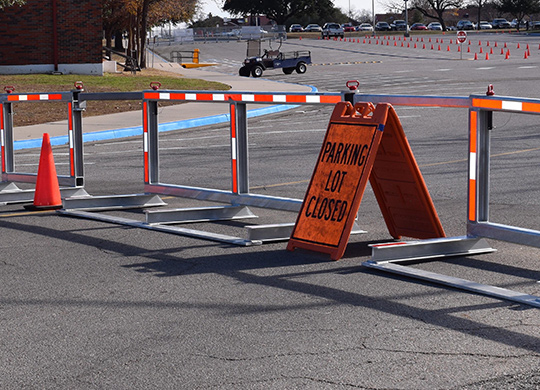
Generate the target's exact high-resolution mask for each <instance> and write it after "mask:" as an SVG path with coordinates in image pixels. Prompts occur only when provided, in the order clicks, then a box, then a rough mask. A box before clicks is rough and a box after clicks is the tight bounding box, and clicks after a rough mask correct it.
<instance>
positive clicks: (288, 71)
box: [283, 68, 294, 74]
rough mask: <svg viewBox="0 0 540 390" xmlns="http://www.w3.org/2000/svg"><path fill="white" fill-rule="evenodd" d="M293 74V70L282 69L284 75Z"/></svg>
mask: <svg viewBox="0 0 540 390" xmlns="http://www.w3.org/2000/svg"><path fill="white" fill-rule="evenodd" d="M292 72H294V68H283V73H285V74H291V73H292Z"/></svg>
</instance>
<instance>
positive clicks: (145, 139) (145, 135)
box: [143, 131, 148, 152]
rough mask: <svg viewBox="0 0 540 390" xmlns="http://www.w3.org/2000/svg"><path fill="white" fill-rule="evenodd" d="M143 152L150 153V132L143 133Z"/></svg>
mask: <svg viewBox="0 0 540 390" xmlns="http://www.w3.org/2000/svg"><path fill="white" fill-rule="evenodd" d="M143 152H148V132H147V131H145V132H144V133H143Z"/></svg>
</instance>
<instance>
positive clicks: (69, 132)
mask: <svg viewBox="0 0 540 390" xmlns="http://www.w3.org/2000/svg"><path fill="white" fill-rule="evenodd" d="M68 136H69V148H70V149H73V130H69V131H68Z"/></svg>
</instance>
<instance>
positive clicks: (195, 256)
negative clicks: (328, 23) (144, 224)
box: [0, 33, 540, 390]
mask: <svg viewBox="0 0 540 390" xmlns="http://www.w3.org/2000/svg"><path fill="white" fill-rule="evenodd" d="M398 38H400V39H399V40H398ZM351 39H352V38H346V40H344V41H339V40H337V41H335V40H324V41H323V40H320V39H308V38H303V39H295V40H289V41H287V42H286V43H284V44H283V46H282V47H281V50H283V51H288V50H310V51H311V52H312V59H313V65H312V66H309V67H308V70H307V72H306V73H305V74H297V73H293V74H291V75H285V74H283V72H281V71H280V70H268V71H266V72H265V73H264V75H263V78H265V79H269V80H273V81H276V82H280V83H281V82H287V83H300V84H306V85H311V86H314V87H316V88H317V89H318V90H319V91H321V92H339V91H342V90H344V89H345V88H346V87H345V84H346V82H347V81H348V80H358V82H359V91H360V93H363V94H399V95H415V96H416V95H437V96H469V95H470V94H485V93H486V91H487V88H488V85H490V84H492V85H493V86H494V90H495V93H496V95H499V96H517V97H525V98H540V96H539V95H540V94H539V92H538V85H540V84H539V81H540V73H539V72H538V68H539V66H540V46H539V45H540V37H535V36H525V35H508V34H469V36H468V40H467V42H466V43H465V44H463V46H460V49H461V51H460V52H458V51H457V47H458V46H459V45H456V44H455V34H450V33H447V34H445V35H442V34H441V35H425V36H420V35H418V36H413V40H408V41H403V39H402V37H398V36H395V39H396V40H394V39H393V37H391V38H388V37H370V38H369V37H368V38H366V41H365V43H364V38H356V37H355V38H354V41H351ZM417 39H418V41H417ZM421 39H423V41H422V40H421ZM430 39H431V41H429V40H430ZM435 39H436V40H437V41H435ZM450 39H452V40H453V42H452V43H450ZM370 40H371V43H370V42H369V41H370ZM441 40H442V41H441ZM469 40H470V44H469ZM488 42H489V46H488V44H487V43H488ZM402 43H403V46H402ZM495 43H496V46H495ZM415 44H416V48H415V47H414V45H415ZM505 44H506V47H505V46H504V45H505ZM518 44H519V49H518ZM272 45H273V48H274V49H276V48H277V46H276V45H277V43H276V42H274V43H272ZM423 45H425V46H426V47H425V48H423ZM432 45H433V49H432V48H431V46H432ZM526 45H529V50H530V55H529V56H528V57H527V58H524V57H525V55H524V52H525V50H526ZM182 46H183V49H186V48H188V49H189V48H195V47H196V46H192V45H186V44H184V45H182ZM439 46H440V50H439ZM198 48H199V49H200V50H201V61H202V62H215V63H217V64H218V65H217V66H215V67H212V70H213V71H217V72H220V73H222V74H227V75H230V76H231V77H237V76H236V75H237V73H238V68H239V67H240V66H241V63H242V60H243V59H244V57H245V54H246V53H245V50H246V44H245V42H228V43H223V42H220V43H210V42H209V43H205V44H204V45H201V46H198ZM447 48H449V49H450V50H447ZM467 48H470V51H467ZM480 48H482V52H481V53H480ZM175 49H176V50H178V48H175V47H173V46H171V47H169V46H166V47H165V46H164V47H156V51H157V52H158V53H159V54H160V55H161V56H163V57H166V56H167V54H168V53H169V51H170V50H175ZM501 50H504V52H503V53H502V54H501ZM507 50H509V51H510V54H509V57H508V58H506V52H507ZM491 51H493V54H490V52H491ZM475 54H476V57H477V59H476V60H475V59H474V56H475ZM486 54H488V55H489V59H486ZM461 56H462V57H463V59H460V58H461ZM203 76H204V72H201V77H203ZM331 110H332V107H330V106H317V105H312V106H310V105H302V106H298V107H296V108H293V109H291V110H288V111H285V112H282V113H279V114H272V115H267V116H262V117H257V118H250V119H249V120H248V129H249V147H250V149H249V152H250V154H249V160H250V183H249V186H250V191H251V192H254V193H261V194H264V195H272V196H278V197H288V198H295V199H299V198H302V197H303V196H304V193H305V191H306V188H307V186H308V184H309V180H310V177H311V174H312V172H313V167H314V165H315V160H316V158H317V155H318V152H319V150H320V147H321V143H322V139H323V137H324V134H325V131H326V128H327V125H328V120H329V117H330V113H331ZM396 111H397V113H398V115H399V117H400V120H401V122H402V124H403V128H404V131H405V134H406V136H407V138H408V140H409V143H410V145H411V148H412V150H413V152H414V155H415V158H416V160H417V162H418V164H419V167H420V169H421V172H422V174H423V176H424V179H425V181H426V185H427V188H428V189H429V192H430V194H431V197H432V199H433V202H434V205H435V208H436V210H437V212H438V214H439V217H440V219H441V222H442V224H443V227H444V229H445V232H446V234H447V236H459V235H463V234H466V220H467V183H468V169H469V166H468V154H469V151H468V128H469V126H468V123H469V122H468V121H469V119H468V111H467V110H466V109H462V108H431V107H415V106H400V107H396ZM211 112H212V103H209V113H211ZM135 115H137V117H138V118H139V117H140V113H136V114H135ZM538 123H539V117H537V116H534V115H523V114H517V113H495V115H494V129H493V130H492V145H491V154H492V166H491V173H492V175H491V180H492V183H491V186H492V192H491V195H492V199H491V216H492V218H493V220H494V221H496V222H500V223H510V224H514V225H517V226H521V227H526V228H530V229H538V221H539V220H540V193H539V192H540V188H539V187H538V183H537V181H538V180H537V172H538V169H537V168H538V166H540V154H539V151H540V137H539V136H538V129H539V126H538ZM229 131H230V130H229V126H228V125H227V124H215V125H211V126H204V127H199V128H191V129H185V130H181V131H173V132H168V133H164V134H162V135H160V140H159V141H160V150H161V154H160V161H159V164H160V167H161V175H162V177H161V179H162V180H163V181H164V182H170V183H182V184H184V185H188V186H193V187H204V188H218V189H223V190H225V189H228V188H229V187H230V176H229V175H230V173H229V171H230V133H229ZM142 148H143V142H142V140H141V139H140V137H134V138H126V139H118V140H113V141H101V142H91V143H87V144H85V149H84V155H85V182H86V189H87V190H88V192H89V193H90V194H92V195H104V194H126V193H137V192H140V191H142V168H141V166H142V156H141V154H142ZM54 153H55V159H56V162H57V165H58V167H59V170H66V169H67V168H66V167H67V159H68V154H67V153H66V147H55V148H54ZM38 155H39V151H38V150H35V149H30V150H23V151H19V152H17V156H16V158H17V163H18V164H19V166H21V167H27V168H28V169H32V167H33V168H34V169H35V168H36V161H37V159H38ZM164 200H165V201H166V202H167V203H169V204H170V206H171V207H194V206H199V205H201V204H202V205H207V204H211V203H212V202H207V201H204V202H199V201H194V200H183V199H177V198H173V197H165V199H164ZM253 211H254V213H255V214H257V216H258V218H257V219H255V220H248V221H247V222H241V221H233V222H230V221H229V222H219V223H197V224H194V225H193V228H197V229H204V230H208V231H212V232H215V233H223V234H238V235H241V234H243V229H244V227H245V225H246V224H248V225H249V224H263V223H282V222H294V221H295V218H296V215H295V214H294V213H288V212H282V211H279V212H277V211H273V210H269V209H262V208H255V209H254V210H253ZM113 214H114V215H117V216H128V215H129V216H130V217H131V216H133V215H135V217H134V218H136V217H140V216H141V213H140V212H138V211H116V212H114V213H113ZM358 224H359V225H360V227H361V228H362V229H364V230H365V231H366V233H364V234H357V235H353V236H352V237H351V240H350V242H349V245H348V247H347V250H346V252H345V256H344V258H343V259H341V260H340V261H330V260H329V257H328V256H327V255H324V254H320V253H316V252H311V251H306V250H295V251H294V252H289V251H286V250H285V248H286V243H285V242H276V243H268V244H264V245H259V246H248V247H240V246H233V245H228V244H224V243H216V242H211V241H205V240H199V239H195V238H189V237H182V236H178V235H171V234H165V233H160V232H155V231H149V230H142V229H136V228H132V227H126V226H121V225H114V224H108V223H104V222H98V221H91V220H86V219H77V218H70V217H67V216H63V215H59V214H57V213H55V212H38V213H31V212H28V211H25V210H24V209H23V208H22V207H21V206H20V205H7V206H3V208H2V209H1V210H0V226H1V227H2V228H3V229H2V235H1V239H0V245H1V248H2V250H3V255H2V259H1V260H0V270H1V272H0V291H1V297H0V330H1V334H2V337H1V339H0V340H1V341H0V343H1V344H0V345H1V352H0V363H1V365H0V367H1V368H0V387H1V388H3V389H21V388H29V389H34V388H35V389H53V388H54V389H74V388H76V389H102V388H114V389H142V388H144V389H147V388H148V389H179V388H181V389H199V388H200V389H208V388H216V389H284V388H285V389H295V388H298V389H347V388H358V389H501V390H502V389H510V388H516V389H518V388H538V383H539V380H540V378H539V375H538V366H539V363H540V338H539V337H538V331H537V329H538V326H539V325H540V320H539V318H540V317H539V315H538V309H536V308H531V307H530V306H526V305H520V304H516V303H511V302H508V301H504V300H499V299H494V298H490V297H486V296H482V295H476V294H471V293H467V292H464V291H461V290H457V289H452V288H447V287H442V286H440V285H437V284H434V283H429V282H422V281H418V280H413V279H411V278H406V277H401V276H394V275H390V274H386V273H382V272H379V271H375V270H370V269H368V268H365V267H363V266H362V263H363V262H365V261H366V260H368V259H369V258H370V256H371V250H370V248H369V246H368V245H369V244H372V243H378V242H386V241H390V240H391V239H392V238H391V236H390V235H389V233H388V230H387V228H386V225H385V223H384V220H383V217H382V215H381V212H380V210H379V207H378V204H377V201H376V200H375V197H374V194H373V192H372V191H371V189H370V187H369V186H368V189H367V190H366V193H365V196H364V199H363V200H362V204H361V205H360V210H359V214H358ZM190 226H191V225H190ZM490 243H491V245H492V246H493V247H494V248H495V249H497V252H495V253H491V254H486V255H475V256H466V257H465V256H461V257H453V258H449V259H435V260H432V261H429V262H417V263H414V264H411V265H410V266H411V267H415V268H417V269H421V270H426V271H432V272H436V273H440V274H444V275H451V276H455V277H460V278H464V279H467V280H471V281H476V282H479V283H485V284H489V285H494V286H499V287H503V288H507V289H511V290H515V291H520V292H522V293H526V294H532V295H540V272H539V271H538V263H537V261H538V257H539V254H540V250H539V249H538V248H533V247H527V246H523V245H516V244H511V243H507V242H503V241H490Z"/></svg>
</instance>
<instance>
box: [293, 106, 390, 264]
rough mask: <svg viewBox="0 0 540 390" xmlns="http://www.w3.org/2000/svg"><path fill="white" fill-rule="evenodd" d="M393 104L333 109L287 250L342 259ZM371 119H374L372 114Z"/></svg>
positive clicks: (337, 107)
mask: <svg viewBox="0 0 540 390" xmlns="http://www.w3.org/2000/svg"><path fill="white" fill-rule="evenodd" d="M388 107H389V105H385V104H379V105H378V106H377V108H376V109H375V107H374V106H373V104H371V103H363V104H357V106H356V107H353V106H352V105H351V104H350V103H348V102H340V103H338V104H337V105H336V107H335V108H334V112H333V113H332V116H331V117H330V123H329V124H328V129H327V131H326V136H325V138H324V141H323V145H322V148H321V151H320V153H319V158H318V159H317V164H316V166H315V171H314V173H313V176H312V177H311V182H310V184H309V187H308V190H307V192H306V196H305V198H304V202H303V204H302V207H301V209H300V212H299V214H298V218H297V221H296V225H295V227H294V230H293V232H292V235H291V239H290V240H289V243H288V245H287V249H288V250H293V249H294V248H305V249H310V250H314V251H319V252H324V253H329V254H330V256H331V258H332V259H333V260H337V259H339V258H341V257H342V256H343V253H344V252H345V247H346V245H347V242H348V240H349V236H350V234H351V229H352V226H353V223H354V219H355V218H356V213H357V212H358V207H359V206H360V202H361V200H362V196H363V195H364V190H365V188H366V185H367V181H368V179H369V174H370V172H371V168H372V167H373V162H374V160H375V156H376V153H377V149H378V146H379V142H380V141H381V138H382V135H383V131H382V130H383V127H382V124H384V123H385V122H386V116H387V113H388ZM370 114H372V115H370Z"/></svg>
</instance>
